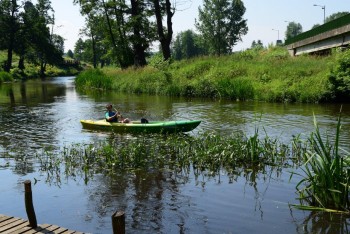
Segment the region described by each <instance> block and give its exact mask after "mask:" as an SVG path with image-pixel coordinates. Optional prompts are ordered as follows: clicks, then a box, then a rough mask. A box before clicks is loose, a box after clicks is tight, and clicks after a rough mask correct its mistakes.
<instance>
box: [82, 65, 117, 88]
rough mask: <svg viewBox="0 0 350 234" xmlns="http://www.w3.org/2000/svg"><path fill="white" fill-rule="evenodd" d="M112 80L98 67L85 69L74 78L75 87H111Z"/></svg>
mask: <svg viewBox="0 0 350 234" xmlns="http://www.w3.org/2000/svg"><path fill="white" fill-rule="evenodd" d="M112 82H113V81H112V78H110V77H108V76H106V75H105V74H104V73H103V72H102V71H101V70H99V69H89V70H86V71H84V72H82V73H80V74H79V75H78V76H77V77H76V79H75V83H76V85H77V87H84V88H97V89H111V88H112Z"/></svg>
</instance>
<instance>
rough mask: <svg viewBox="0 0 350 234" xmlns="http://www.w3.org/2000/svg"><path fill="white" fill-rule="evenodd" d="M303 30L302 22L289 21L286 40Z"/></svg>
mask: <svg viewBox="0 0 350 234" xmlns="http://www.w3.org/2000/svg"><path fill="white" fill-rule="evenodd" d="M302 32H303V27H302V26H301V24H300V23H296V22H289V24H288V25H287V30H286V33H285V36H286V40H288V39H290V38H292V37H295V36H296V35H299V34H300V33H302Z"/></svg>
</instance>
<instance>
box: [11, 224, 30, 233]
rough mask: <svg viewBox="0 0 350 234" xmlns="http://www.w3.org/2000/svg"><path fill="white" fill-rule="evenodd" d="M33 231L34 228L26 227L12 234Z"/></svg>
mask: <svg viewBox="0 0 350 234" xmlns="http://www.w3.org/2000/svg"><path fill="white" fill-rule="evenodd" d="M28 224H29V222H28ZM31 229H32V227H30V226H28V225H27V226H25V227H23V228H21V229H19V230H16V231H13V232H12V233H11V234H21V233H25V232H26V231H29V230H31Z"/></svg>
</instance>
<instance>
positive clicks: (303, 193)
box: [36, 115, 350, 214]
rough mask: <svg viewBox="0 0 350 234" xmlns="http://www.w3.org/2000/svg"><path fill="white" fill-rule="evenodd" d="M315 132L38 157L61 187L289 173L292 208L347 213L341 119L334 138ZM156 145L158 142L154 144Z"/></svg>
mask: <svg viewBox="0 0 350 234" xmlns="http://www.w3.org/2000/svg"><path fill="white" fill-rule="evenodd" d="M314 126H315V131H314V132H312V133H311V134H310V135H309V136H305V138H302V137H301V136H300V135H299V136H295V137H293V139H292V140H291V142H290V143H289V144H285V143H281V142H280V141H279V140H278V139H272V138H270V137H269V136H267V135H266V134H265V135H264V134H261V133H259V129H258V128H256V130H255V133H254V135H252V136H247V135H244V134H243V133H237V134H233V135H230V136H221V135H218V134H216V133H214V132H202V133H199V134H198V136H196V137H192V136H189V135H186V134H171V135H167V137H164V135H159V134H151V135H150V134H146V135H143V134H140V135H138V137H135V138H130V139H129V140H128V141H127V142H120V141H119V140H118V138H111V139H110V140H109V141H108V142H95V143H88V144H86V143H85V144H72V145H70V146H64V147H63V148H61V149H59V150H53V151H43V152H42V153H38V154H37V156H36V158H37V159H38V161H39V166H40V170H42V171H43V172H46V173H44V174H46V176H47V178H45V181H47V182H49V183H54V184H57V183H58V184H59V183H60V181H61V180H62V179H67V178H74V179H76V178H79V179H83V180H84V182H85V183H86V184H87V183H88V182H89V181H90V180H92V179H93V178H94V176H95V175H96V174H102V175H104V176H108V177H113V176H115V175H116V173H120V172H123V173H127V174H133V173H137V172H138V171H143V172H146V173H147V172H148V171H153V170H161V171H164V172H169V173H173V174H180V175H181V176H183V177H185V178H186V177H189V176H190V175H191V174H192V173H193V174H194V176H196V177H198V176H204V177H213V178H217V177H220V176H222V175H226V176H228V178H229V179H230V181H234V180H237V177H239V176H242V174H243V175H244V174H247V175H248V174H249V175H250V174H251V176H252V177H251V178H250V180H252V181H251V182H254V181H255V179H256V177H258V176H259V175H260V174H261V175H263V176H265V175H267V174H269V173H272V172H277V174H278V172H281V171H282V169H285V170H289V171H290V173H291V176H290V177H291V178H292V177H293V176H296V177H298V178H297V179H300V181H299V182H298V183H297V185H296V188H295V189H296V194H298V195H299V198H297V197H296V200H299V201H300V204H299V205H297V204H295V205H291V206H292V207H295V208H298V209H304V210H311V211H315V210H318V211H326V212H337V213H338V212H341V213H347V214H349V213H350V198H349V196H348V195H349V184H350V172H349V169H348V168H349V157H350V152H349V151H346V150H345V149H342V147H341V146H340V145H339V137H340V130H341V122H340V115H339V118H338V124H337V129H336V134H335V139H332V138H329V137H328V136H321V134H320V131H321V130H320V129H319V127H318V124H317V121H316V119H315V121H314ZM155 142H156V144H155Z"/></svg>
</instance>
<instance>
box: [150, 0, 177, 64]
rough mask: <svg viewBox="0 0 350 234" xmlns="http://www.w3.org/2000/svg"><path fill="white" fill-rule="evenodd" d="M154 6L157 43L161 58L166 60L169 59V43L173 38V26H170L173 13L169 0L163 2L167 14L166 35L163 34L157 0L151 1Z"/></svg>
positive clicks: (160, 12)
mask: <svg viewBox="0 0 350 234" xmlns="http://www.w3.org/2000/svg"><path fill="white" fill-rule="evenodd" d="M153 4H154V13H155V15H156V20H157V31H158V36H159V41H160V44H161V47H162V52H163V58H164V60H168V59H169V58H170V57H171V51H170V43H171V39H172V36H173V26H172V21H171V19H172V17H173V15H174V13H173V12H172V11H171V3H170V0H166V1H165V7H166V9H165V10H166V14H167V31H168V32H167V33H166V34H165V33H164V28H163V22H162V11H161V8H160V3H159V0H153Z"/></svg>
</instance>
